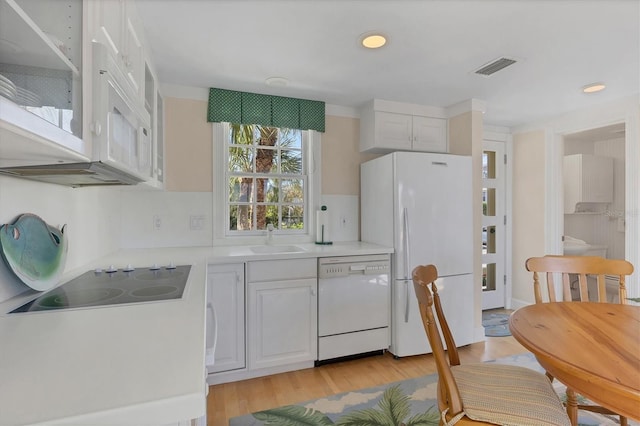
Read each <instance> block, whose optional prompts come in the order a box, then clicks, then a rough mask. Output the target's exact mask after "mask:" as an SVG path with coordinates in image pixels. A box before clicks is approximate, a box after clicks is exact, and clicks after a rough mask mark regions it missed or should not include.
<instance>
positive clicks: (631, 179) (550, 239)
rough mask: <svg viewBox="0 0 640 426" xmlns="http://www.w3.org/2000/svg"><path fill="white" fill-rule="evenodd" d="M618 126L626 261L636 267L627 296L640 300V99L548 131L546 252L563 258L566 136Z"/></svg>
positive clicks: (566, 119)
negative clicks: (621, 139) (621, 145)
mask: <svg viewBox="0 0 640 426" xmlns="http://www.w3.org/2000/svg"><path fill="white" fill-rule="evenodd" d="M618 123H624V124H625V210H626V213H625V221H626V227H627V228H626V233H625V258H626V260H628V261H629V262H631V263H632V264H633V265H635V266H636V267H635V270H634V273H633V275H631V276H630V277H628V279H627V282H626V284H627V294H628V297H640V238H639V237H638V235H639V233H640V213H639V212H640V194H639V193H638V192H639V191H638V188H640V170H639V168H638V164H637V159H638V158H640V102H639V100H638V97H637V96H634V97H631V98H629V99H625V100H623V101H621V102H614V103H609V104H605V105H603V106H599V107H596V108H591V109H589V110H581V111H577V112H574V113H571V114H567V115H566V116H563V117H562V118H561V119H558V120H556V121H554V122H552V123H548V124H547V126H546V127H545V162H546V165H547V167H546V170H545V181H546V182H545V188H546V191H545V204H546V205H547V208H546V209H545V223H546V226H545V252H546V253H554V254H562V238H561V237H562V235H563V234H564V198H563V187H562V174H563V173H562V158H563V156H564V135H566V134H570V133H577V132H581V131H585V130H591V129H596V128H599V127H605V126H609V125H612V124H618ZM558 182H559V183H558ZM557 296H559V295H557Z"/></svg>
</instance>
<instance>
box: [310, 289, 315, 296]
mask: <svg viewBox="0 0 640 426" xmlns="http://www.w3.org/2000/svg"><path fill="white" fill-rule="evenodd" d="M311 295H312V296H315V295H316V290H315V289H313V288H312V289H311Z"/></svg>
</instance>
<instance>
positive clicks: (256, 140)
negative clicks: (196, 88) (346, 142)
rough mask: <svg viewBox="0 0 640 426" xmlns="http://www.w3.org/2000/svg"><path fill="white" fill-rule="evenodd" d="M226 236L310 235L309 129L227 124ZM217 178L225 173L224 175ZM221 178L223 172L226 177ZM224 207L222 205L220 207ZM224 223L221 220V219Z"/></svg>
mask: <svg viewBox="0 0 640 426" xmlns="http://www.w3.org/2000/svg"><path fill="white" fill-rule="evenodd" d="M219 126H222V127H223V131H222V134H221V136H222V140H223V141H224V143H222V144H221V145H223V146H224V153H223V156H222V158H221V160H223V163H222V164H220V163H218V164H220V165H221V166H222V165H224V166H223V167H224V177H223V178H222V179H223V182H224V189H222V188H221V186H218V188H220V190H221V192H222V193H223V194H222V196H223V197H224V198H223V199H224V213H222V208H219V210H218V211H219V212H220V213H221V214H222V216H223V217H224V222H225V223H224V225H223V226H224V229H225V235H226V236H240V235H262V234H264V231H265V230H266V229H267V225H268V224H272V225H273V227H274V229H275V231H276V233H280V234H308V233H309V229H311V226H309V223H308V220H307V218H308V217H309V209H308V208H307V205H308V203H309V198H310V196H309V192H310V186H312V185H310V182H309V166H308V164H307V163H308V161H307V158H308V155H306V154H307V152H308V150H309V145H310V143H309V133H311V132H309V131H301V130H297V129H285V128H277V127H269V126H260V125H246V124H244V125H243V124H227V123H222V124H220V125H219ZM218 176H221V174H219V175H218ZM221 177H222V176H221ZM220 207H221V206H220ZM219 223H220V225H222V221H219Z"/></svg>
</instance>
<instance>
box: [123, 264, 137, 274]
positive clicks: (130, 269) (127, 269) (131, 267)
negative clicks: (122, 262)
mask: <svg viewBox="0 0 640 426" xmlns="http://www.w3.org/2000/svg"><path fill="white" fill-rule="evenodd" d="M134 270H135V268H134V267H133V266H131V264H130V263H129V264H127V266H125V267H124V268H123V269H122V271H123V272H132V271H134Z"/></svg>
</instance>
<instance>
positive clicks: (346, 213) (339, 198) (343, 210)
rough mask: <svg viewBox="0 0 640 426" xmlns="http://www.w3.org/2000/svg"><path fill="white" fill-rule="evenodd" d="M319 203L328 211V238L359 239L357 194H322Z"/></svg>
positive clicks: (339, 239) (341, 239)
mask: <svg viewBox="0 0 640 426" xmlns="http://www.w3.org/2000/svg"><path fill="white" fill-rule="evenodd" d="M321 205H325V206H327V211H328V212H329V215H328V216H329V239H330V240H331V241H335V242H340V241H357V240H359V239H360V197H358V196H357V195H329V194H323V195H322V197H321Z"/></svg>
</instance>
